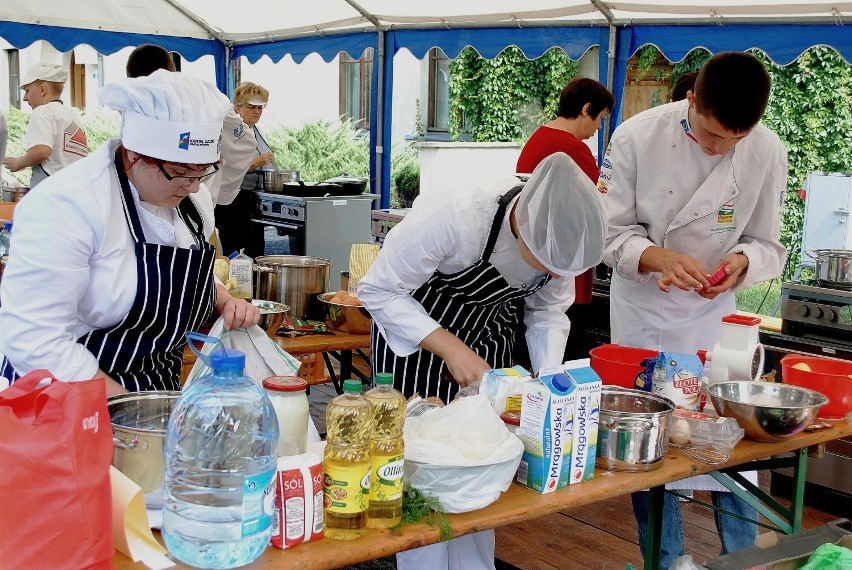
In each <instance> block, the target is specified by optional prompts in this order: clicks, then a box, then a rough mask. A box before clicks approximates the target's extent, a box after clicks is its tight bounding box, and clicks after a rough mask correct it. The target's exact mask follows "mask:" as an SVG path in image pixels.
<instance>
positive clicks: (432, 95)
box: [426, 47, 451, 133]
mask: <svg viewBox="0 0 852 570" xmlns="http://www.w3.org/2000/svg"><path fill="white" fill-rule="evenodd" d="M440 61H446V62H447V74H448V75H449V62H450V61H451V60H450V58H449V57H447V54H445V53H444V51H443V50H442V49H441V48H438V47H433V48H431V49H430V50H429V79H428V104H427V110H426V131H427V132H435V133H447V132H449V130H450V93H449V91H450V82H449V79H448V80H447V117H446V121H447V126H446V127H440V126H436V124H437V119H438V117H437V113H436V108H437V104H436V100H437V95H438V93H437V80H436V75H437V73H438V71H439V63H438V62H440Z"/></svg>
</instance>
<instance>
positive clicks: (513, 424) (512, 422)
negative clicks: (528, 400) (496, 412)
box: [500, 412, 521, 435]
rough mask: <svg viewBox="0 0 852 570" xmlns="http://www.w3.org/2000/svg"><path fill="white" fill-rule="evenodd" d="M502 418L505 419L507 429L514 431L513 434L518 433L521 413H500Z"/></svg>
mask: <svg viewBox="0 0 852 570" xmlns="http://www.w3.org/2000/svg"><path fill="white" fill-rule="evenodd" d="M500 419H501V420H503V423H504V424H505V425H506V429H508V430H509V431H510V432H512V434H514V435H518V430H519V429H520V427H521V414H518V413H516V412H503V413H502V414H500Z"/></svg>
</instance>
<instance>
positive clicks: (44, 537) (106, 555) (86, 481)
mask: <svg viewBox="0 0 852 570" xmlns="http://www.w3.org/2000/svg"><path fill="white" fill-rule="evenodd" d="M44 379H46V380H45V382H44V383H42V380H44ZM40 384H41V385H40ZM112 454H113V442H112V428H111V426H110V419H109V412H108V411H107V403H106V385H105V383H104V380H103V378H98V379H95V380H86V381H83V382H60V381H58V380H56V379H55V378H54V377H53V376H52V375H51V374H50V372H48V371H46V370H34V371H33V372H31V373H29V374H27V375H26V376H24V377H23V378H21V379H20V380H18V381H17V382H15V383H14V384H12V385H11V386H10V387H9V388H7V389H6V390H3V391H2V392H0V568H3V569H4V570H8V569H10V568H22V569H23V568H26V569H28V570H30V569H34V568H63V569H69V570H70V569H83V568H85V569H89V568H92V569H94V568H112V556H113V554H114V549H113V545H112V491H111V486H110V479H109V466H110V464H111V463H112Z"/></svg>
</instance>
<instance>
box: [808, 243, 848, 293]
mask: <svg viewBox="0 0 852 570" xmlns="http://www.w3.org/2000/svg"><path fill="white" fill-rule="evenodd" d="M807 254H808V255H809V256H811V257H812V258H813V259H814V261H815V262H816V276H817V279H819V282H820V283H822V284H823V285H830V286H832V287H844V288H849V287H852V250H848V249H814V250H809V251H808V252H807Z"/></svg>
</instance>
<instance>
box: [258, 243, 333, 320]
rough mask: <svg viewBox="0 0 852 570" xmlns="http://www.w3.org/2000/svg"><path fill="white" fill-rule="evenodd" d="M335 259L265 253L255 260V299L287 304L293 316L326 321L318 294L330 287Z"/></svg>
mask: <svg viewBox="0 0 852 570" xmlns="http://www.w3.org/2000/svg"><path fill="white" fill-rule="evenodd" d="M330 269H331V260H330V259H324V258H322V257H306V256H301V255H263V256H260V257H257V258H255V260H254V271H255V280H254V298H255V299H265V300H267V301H275V302H278V303H284V304H285V305H287V306H289V307H290V311H289V313H287V314H288V315H289V316H292V317H296V318H308V319H314V320H319V321H321V320H323V319H324V318H325V314H324V310H323V307H322V306H321V305H320V303H319V301H318V300H317V295H318V294H320V293H325V292H326V291H327V290H328V275H329V270H330Z"/></svg>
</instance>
